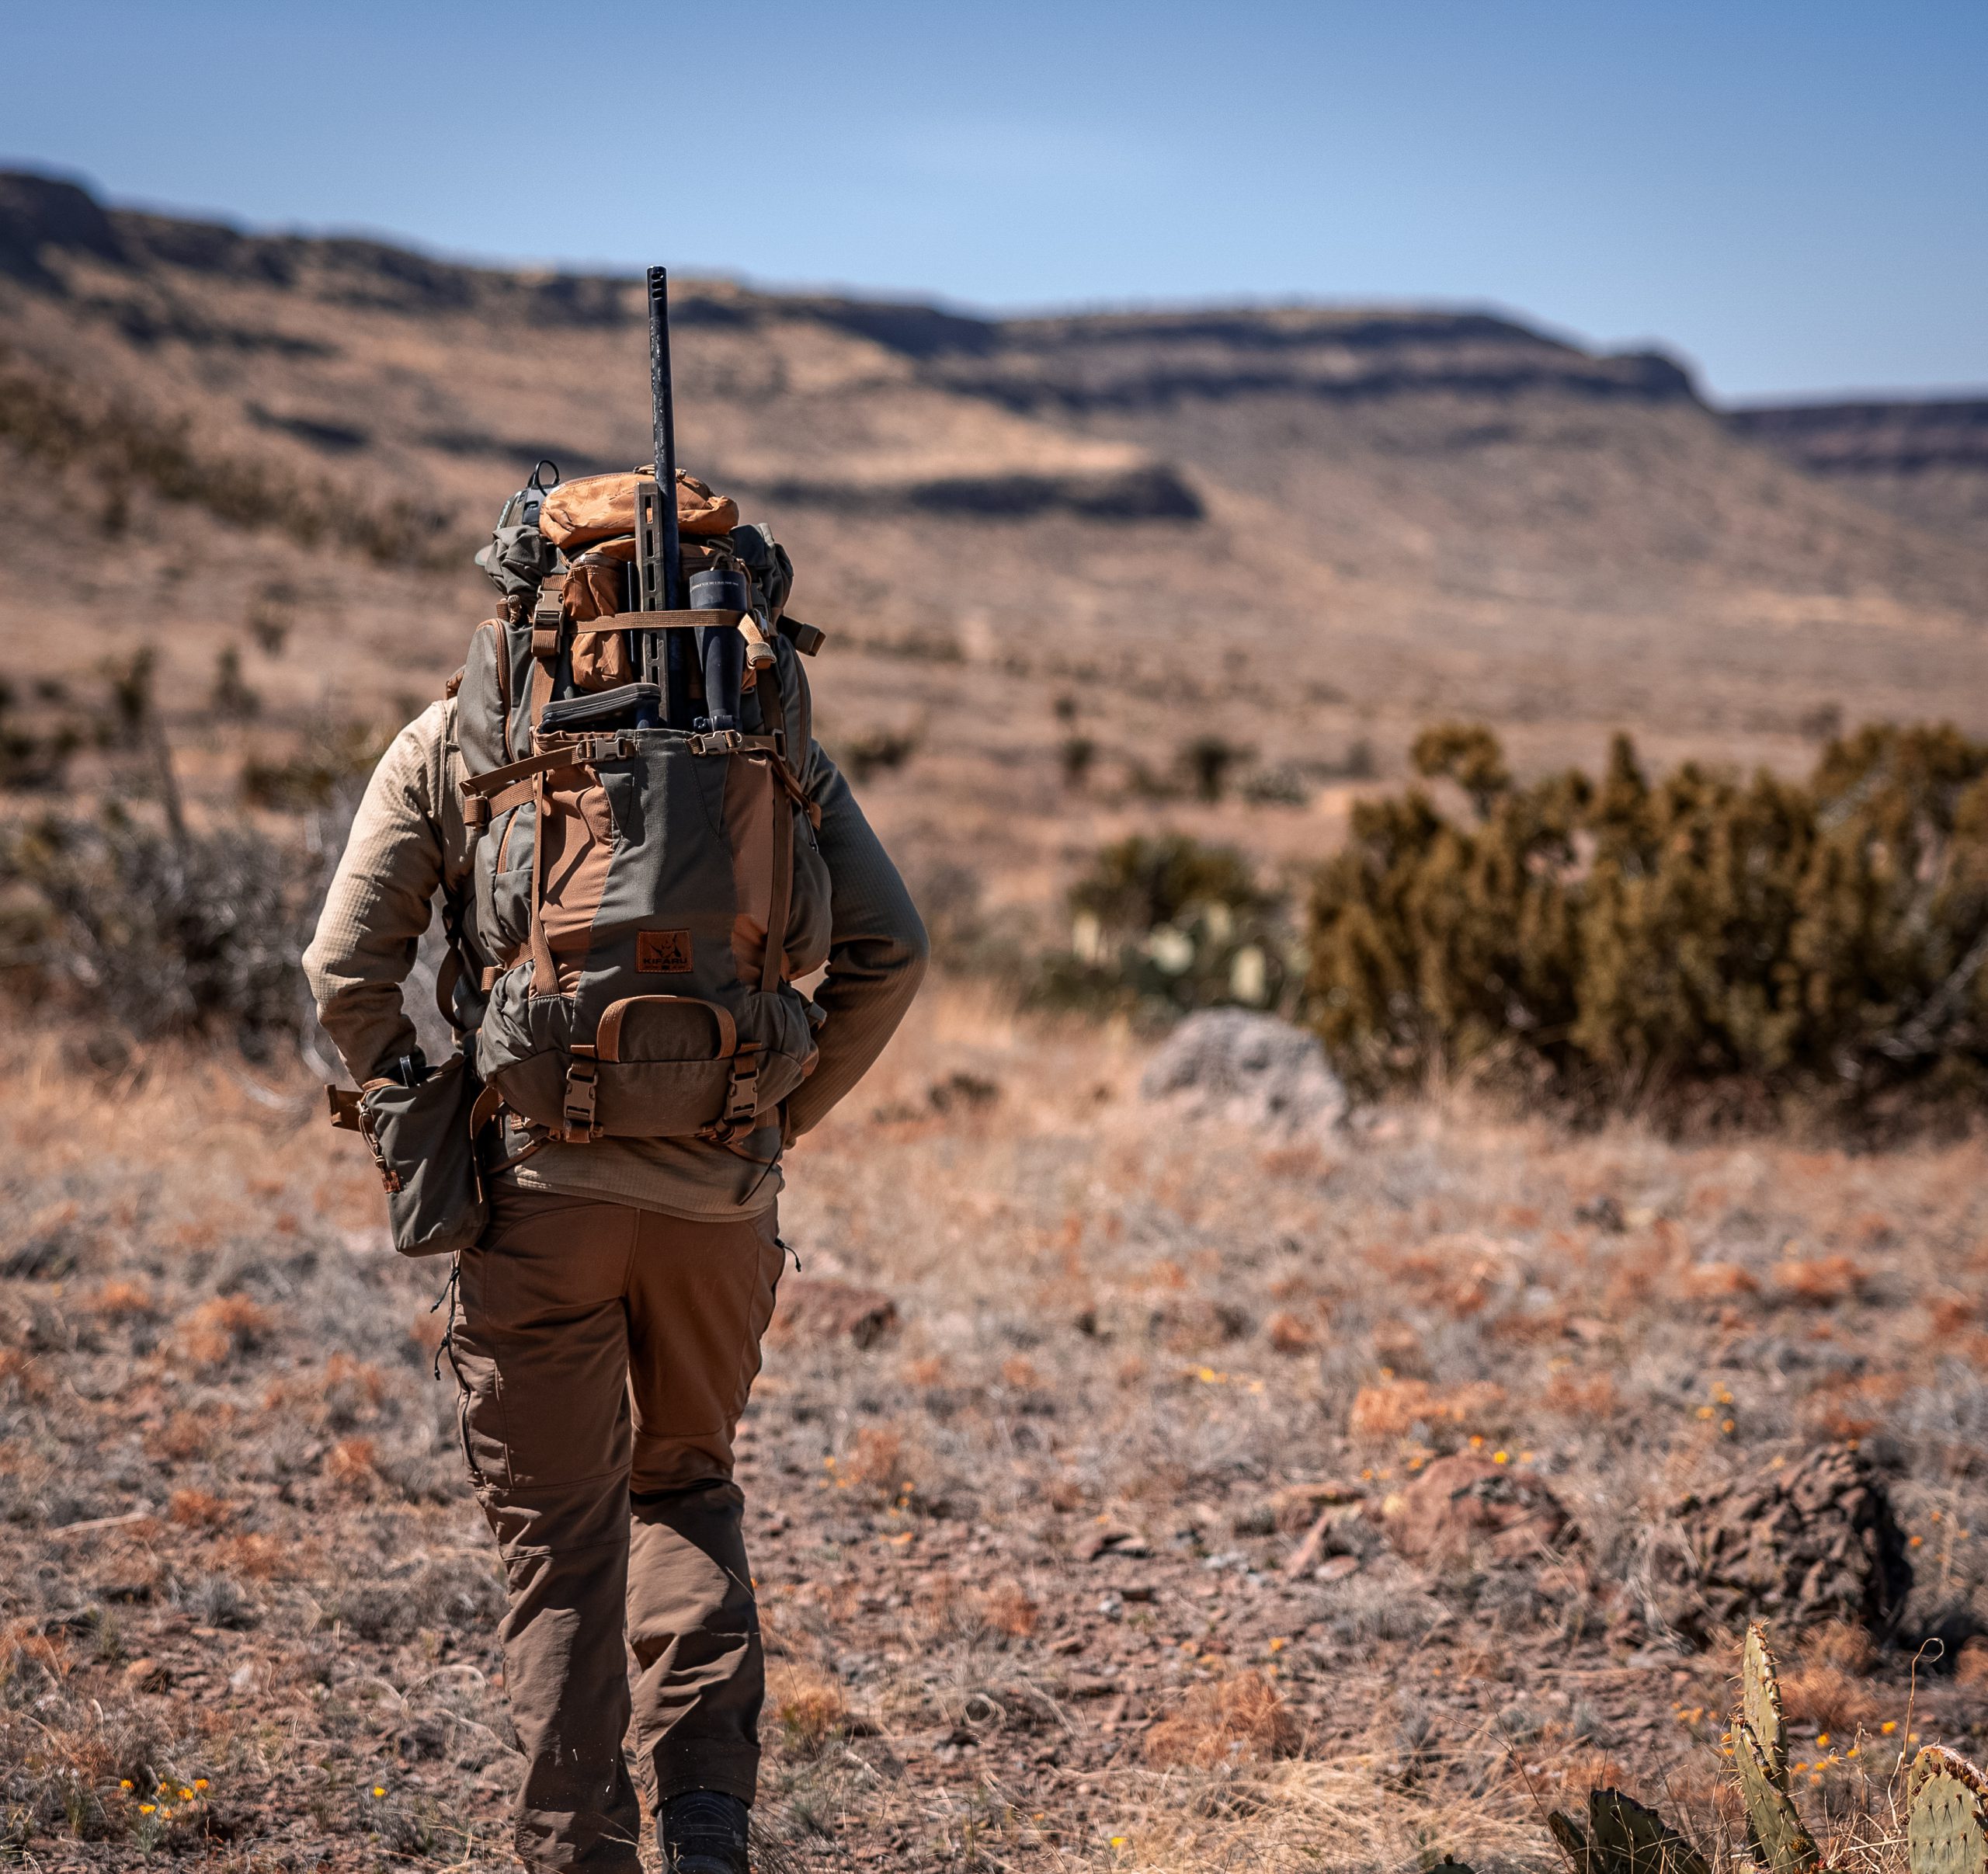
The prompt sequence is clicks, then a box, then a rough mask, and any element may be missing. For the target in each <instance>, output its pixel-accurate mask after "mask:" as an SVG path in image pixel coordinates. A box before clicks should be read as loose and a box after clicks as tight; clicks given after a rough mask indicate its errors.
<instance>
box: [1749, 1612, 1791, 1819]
mask: <svg viewBox="0 0 1988 1874" xmlns="http://www.w3.org/2000/svg"><path fill="white" fill-rule="evenodd" d="M1740 1723H1742V1724H1743V1726H1745V1727H1746V1729H1747V1730H1750V1731H1751V1732H1752V1733H1753V1741H1754V1743H1755V1744H1758V1745H1759V1746H1760V1762H1761V1766H1762V1768H1763V1769H1764V1771H1765V1773H1766V1775H1767V1781H1768V1782H1770V1783H1771V1784H1772V1785H1774V1788H1775V1789H1778V1790H1780V1791H1781V1793H1782V1794H1783V1795H1784V1796H1785V1795H1787V1794H1788V1793H1790V1792H1789V1789H1788V1726H1787V1724H1786V1723H1785V1721H1784V1720H1783V1719H1782V1717H1781V1681H1779V1680H1778V1678H1775V1677H1774V1651H1773V1649H1772V1648H1771V1647H1770V1646H1768V1644H1767V1629H1765V1628H1764V1627H1763V1626H1762V1625H1760V1622H1758V1621H1755V1622H1753V1625H1751V1626H1750V1627H1749V1628H1748V1629H1746V1648H1745V1650H1744V1651H1743V1653H1741V1655H1740Z"/></svg>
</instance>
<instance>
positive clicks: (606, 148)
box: [0, 0, 1988, 398]
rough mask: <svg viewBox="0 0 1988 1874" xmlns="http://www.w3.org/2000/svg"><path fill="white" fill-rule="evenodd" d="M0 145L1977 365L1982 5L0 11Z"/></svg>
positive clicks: (1189, 297)
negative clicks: (0, 21)
mask: <svg viewBox="0 0 1988 1874" xmlns="http://www.w3.org/2000/svg"><path fill="white" fill-rule="evenodd" d="M4 31H5V37H4V40H0V44H4V46H5V55H4V67H0V69H4V72H5V79H4V82H5V92H4V96H5V100H6V102H5V109H4V111H0V162H10V163H13V164H27V165H32V166H36V167H42V168H52V169H61V170H64V171H68V172H73V173H78V174H80V175H82V176H85V178H87V179H90V180H92V182H94V183H96V184H97V185H98V186H100V187H101V188H102V189H103V190H104V191H105V192H106V193H108V194H109V196H112V197H113V199H116V200H127V201H128V200H140V201H144V202H148V203H158V204H161V205H165V206H169V207H179V208H186V209H198V210H213V211H217V212H219V213H221V214H224V215H225V216H226V217H229V218H231V219H235V220H239V221H245V222H248V223H250V224H257V225H263V226H280V227H304V228H370V229H373V230H376V231H384V232H388V233H391V234H394V235H399V236H402V237H405V238H411V239H412V240H413V241H415V242H418V243H419V244H421V245H426V246H429V247H431V248H434V249H440V250H442V251H444V252H452V253H458V254H467V255H471V256H489V257H501V258H506V259H534V260H547V259H550V260H557V261H561V262H580V263H585V264H605V265H609V266H615V267H617V268H627V269H633V268H634V267H637V266H640V265H641V264H642V263H643V262H646V261H648V260H651V259H664V260H667V261H668V262H670V263H671V264H672V265H673V266H676V267H679V268H682V269H686V270H714V271H721V272H725V273H732V274H735V275H738V276H743V277H745V278H749V279H752V280H758V281H761V282H764V283H769V284H780V283H815V284H820V283H833V284H837V285H842V286H846V287H853V288H857V289H860V290H867V291H875V292H885V293H891V294H915V295H919V296H936V297H943V298H945V299H947V300H950V301H955V302H959V303H962V304H968V305H971V306H981V307H989V308H1034V307H1041V306H1069V305H1093V304H1128V303H1132V304H1145V303H1152V302H1161V303H1178V302H1181V301H1208V300H1219V301H1237V300H1243V301H1274V300H1288V299H1314V300H1325V301H1353V302H1364V301H1388V302H1402V301H1416V302H1420V301H1437V302H1443V303H1448V304H1458V303H1462V304H1492V305H1496V306H1500V307H1503V308H1509V309H1512V310H1514V311H1519V312H1521V313H1523V314H1525V315H1529V316H1530V317H1531V318H1534V319H1536V320H1538V321H1540V322H1543V323H1545V324H1547V325H1551V326H1553V327H1555V328H1557V329H1563V330H1566V331H1568V332H1572V333H1574V334H1576V335H1577V336H1580V337H1582V338H1583V339H1587V340H1590V341H1593V342H1597V343H1600V344H1604V345H1607V346H1626V345H1633V344H1639V343H1646V342H1658V343H1660V344H1663V346H1666V347H1667V348H1668V349H1671V350H1673V351H1674V352H1676V353H1679V354H1680V355H1681V356H1684V357H1685V358H1686V359H1687V360H1689V361H1690V362H1691V363H1693V364H1694V366H1695V367H1697V368H1698V370H1699V371H1700V372H1701V375H1702V377H1703V378H1704V380H1705V382H1706V383H1707V384H1708V387H1709V388H1711V389H1712V391H1715V393H1716V394H1718V395H1722V396H1726V397H1729V398H1747V397H1770V396H1780V395H1820V394H1826V393H1828V392H1831V391H1860V390H1882V389H1886V388H1902V389H1938V388H1962V387H1980V386H1984V385H1988V104H1984V99H1988V0H1966V3H1965V4H1959V3H1955V0H1938V3H1935V4H1915V3H1914V0H1892V4H1889V5H1886V4H1881V3H1879V0H1872V3H1870V4H1851V3H1847V0H1806V4H1800V5H1796V4H1788V3H1785V0H1757V3H1756V0H1722V4H1711V3H1701V0H1672V3H1671V4H1667V5H1649V4H1639V3H1635V0H1621V3H1618V0H1579V3H1574V0H1394V3H1392V4H1390V3H1389V0H1362V3H1360V4H1346V5H1340V4H1335V3H1330V0H1326V3H1321V4H1313V5H1297V4H1284V3H1282V0H1229V4H1227V5H1215V4H1208V3H1206V0H1204V3H1203V4H1200V5H1192V6H1187V5H1174V4H1172V3H1171V0H1154V3H1152V4H1148V5H1122V4H1118V3H1117V0H1100V3H1098V4H1091V5H1086V4H1083V3H1082V0H1065V4H1063V5H1043V4H1039V3H1038V0H1003V4H1002V5H999V6H992V5H989V6H984V7H961V6H958V5H954V6H947V5H943V4H942V5H929V4H928V5H924V6H912V5H899V4H895V3H894V0H848V3H846V4H841V5H824V4H819V3H817V4H815V5H805V4H783V3H780V0H763V3H759V4H755V3H753V0H738V3H736V4H734V5H728V6H726V5H718V6H713V5H696V6H690V5H682V4H679V3H678V0H663V3H659V0H647V3H645V4H640V5H636V4H628V3H627V0H576V3H575V4H571V5H557V4H552V3H550V0H540V4H537V5H531V6H525V5H515V4H512V3H511V0H481V3H479V4H475V5H469V4H460V3H458V0H433V3H432V4H422V0H403V3H402V4H401V5H382V4H378V3H377V0H345V3H344V4H342V5H338V6H335V7H332V6H325V5H313V4H293V5H278V6H272V5H268V4H266V0H264V3H263V4H260V5H239V4H224V3H220V0H172V3H169V4H160V0H68V4H66V5H64V6H62V7H61V8H59V9H58V8H53V7H47V6H33V7H31V6H30V5H26V3H25V0H5V12H4Z"/></svg>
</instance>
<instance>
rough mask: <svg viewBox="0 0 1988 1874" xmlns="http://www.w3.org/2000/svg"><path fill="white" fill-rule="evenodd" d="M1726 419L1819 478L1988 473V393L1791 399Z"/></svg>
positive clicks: (1743, 434) (1747, 410)
mask: <svg viewBox="0 0 1988 1874" xmlns="http://www.w3.org/2000/svg"><path fill="white" fill-rule="evenodd" d="M1726 421H1727V422H1728V423H1729V424H1730V425H1731V426H1732V427H1733V429H1734V430H1735V431H1736V433H1739V434H1740V435H1741V436H1748V437H1750V438H1751V439H1753V440H1754V441H1757V442H1760V443H1766V444H1767V446H1768V447H1771V448H1773V449H1774V450H1777V451H1778V453H1780V454H1782V455H1785V456H1787V457H1791V458H1792V460H1794V461H1797V462H1799V463H1800V464H1802V467H1803V468H1807V469H1810V470H1812V471H1814V472H1816V474H1818V475H1871V474H1879V475H1920V474H1923V473H1924V472H1925V471H1927V470H1929V469H1939V468H1958V469H1970V470H1976V471H1988V398H1962V397H1948V398H1895V399H1892V400H1889V401H1883V400H1872V401H1871V402H1861V401H1860V402H1854V403H1817V404H1792V405H1781V406H1774V407H1764V408H1760V409H1744V410H1735V411H1733V412H1731V413H1730V415H1729V416H1728V417H1727V419H1726Z"/></svg>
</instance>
